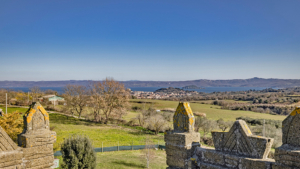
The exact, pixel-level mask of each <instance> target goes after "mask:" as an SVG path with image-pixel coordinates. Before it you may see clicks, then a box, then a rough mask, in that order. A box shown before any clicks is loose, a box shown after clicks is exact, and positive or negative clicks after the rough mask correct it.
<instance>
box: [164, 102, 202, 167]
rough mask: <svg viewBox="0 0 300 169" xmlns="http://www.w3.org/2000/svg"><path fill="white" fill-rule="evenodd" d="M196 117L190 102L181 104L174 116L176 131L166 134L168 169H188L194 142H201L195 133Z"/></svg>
mask: <svg viewBox="0 0 300 169" xmlns="http://www.w3.org/2000/svg"><path fill="white" fill-rule="evenodd" d="M194 124H195V117H194V115H193V112H192V109H191V107H190V105H189V103H188V102H180V103H179V105H178V107H177V109H176V112H175V114H174V116H173V126H174V130H172V131H168V132H165V138H164V139H165V142H166V154H167V165H168V166H169V167H168V169H187V168H188V165H189V164H188V162H189V159H190V157H191V156H192V154H193V152H192V151H193V150H194V148H193V146H192V145H193V142H194V144H195V143H197V142H198V143H199V142H200V133H198V132H195V131H194Z"/></svg>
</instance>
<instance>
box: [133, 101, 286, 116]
mask: <svg viewBox="0 0 300 169" xmlns="http://www.w3.org/2000/svg"><path fill="white" fill-rule="evenodd" d="M130 101H131V104H132V106H137V107H140V108H142V107H144V106H145V108H146V109H147V108H149V107H153V108H155V109H164V108H173V109H176V107H177V105H178V101H164V100H140V99H139V100H137V99H132V100H130ZM139 102H146V103H139ZM190 106H191V108H192V111H193V112H200V113H205V114H206V116H207V117H208V118H210V119H215V120H217V119H219V118H223V119H224V120H231V121H234V120H235V119H236V118H237V117H240V116H247V117H251V118H257V119H273V120H283V119H285V117H286V116H281V115H270V114H263V113H256V112H252V111H242V110H225V109H221V107H220V106H216V105H209V104H201V103H190ZM131 115H132V114H131Z"/></svg>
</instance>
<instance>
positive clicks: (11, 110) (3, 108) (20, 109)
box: [0, 105, 28, 113]
mask: <svg viewBox="0 0 300 169" xmlns="http://www.w3.org/2000/svg"><path fill="white" fill-rule="evenodd" d="M0 109H2V111H3V112H4V113H5V106H2V105H1V106H0ZM27 110H28V108H20V107H7V113H12V112H14V111H19V112H22V113H25V112H26V111H27Z"/></svg>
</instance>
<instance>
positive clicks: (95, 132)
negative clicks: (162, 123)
mask: <svg viewBox="0 0 300 169" xmlns="http://www.w3.org/2000/svg"><path fill="white" fill-rule="evenodd" d="M50 126H51V129H52V130H54V131H55V132H56V134H57V141H56V143H55V144H54V148H55V150H59V149H60V144H61V143H62V142H63V140H64V138H66V137H68V136H69V135H72V134H83V135H87V136H88V137H89V138H90V139H91V140H92V141H93V145H94V147H102V143H103V146H104V147H111V146H117V145H118V142H119V145H120V146H121V145H123V146H129V145H131V144H133V145H144V144H145V139H146V138H147V137H148V138H150V139H151V140H152V141H153V142H154V143H155V144H157V143H159V144H163V143H164V141H163V135H162V134H159V135H153V134H150V133H147V132H145V131H142V130H139V129H135V128H128V127H121V126H116V125H115V126H113V125H104V124H96V123H91V122H86V121H84V120H80V119H76V118H73V117H67V116H64V115H60V114H50Z"/></svg>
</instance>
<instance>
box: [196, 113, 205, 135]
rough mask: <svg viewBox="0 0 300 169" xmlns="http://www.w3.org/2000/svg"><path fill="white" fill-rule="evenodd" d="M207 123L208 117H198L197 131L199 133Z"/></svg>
mask: <svg viewBox="0 0 300 169" xmlns="http://www.w3.org/2000/svg"><path fill="white" fill-rule="evenodd" d="M206 121H207V118H206V117H202V116H199V117H196V119H195V126H194V127H195V131H196V132H198V131H199V129H200V128H202V127H203V126H204V125H205V122H206Z"/></svg>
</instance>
